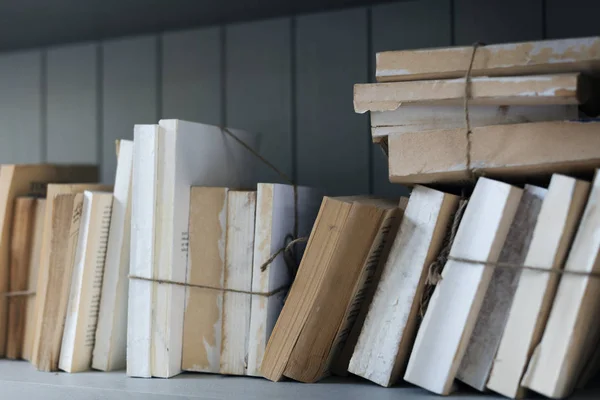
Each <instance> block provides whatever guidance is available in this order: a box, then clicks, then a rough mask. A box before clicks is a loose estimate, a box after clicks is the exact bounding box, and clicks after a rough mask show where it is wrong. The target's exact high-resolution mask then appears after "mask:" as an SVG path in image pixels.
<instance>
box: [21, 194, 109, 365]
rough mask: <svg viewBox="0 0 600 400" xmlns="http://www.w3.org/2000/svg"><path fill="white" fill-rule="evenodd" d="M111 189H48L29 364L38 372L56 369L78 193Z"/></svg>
mask: <svg viewBox="0 0 600 400" xmlns="http://www.w3.org/2000/svg"><path fill="white" fill-rule="evenodd" d="M111 189H112V188H111V187H110V186H106V185H97V184H73V185H66V184H51V185H48V190H47V195H48V199H47V201H46V211H45V216H44V233H43V236H42V250H41V255H40V267H39V272H38V285H37V289H36V310H37V311H36V313H37V315H36V324H35V326H36V328H35V332H34V337H33V352H32V363H33V364H34V365H35V366H36V368H37V369H39V370H42V371H55V370H57V369H58V359H59V356H60V345H61V342H62V334H63V327H64V323H65V316H66V313H67V302H68V300H69V290H70V285H71V273H72V270H73V256H74V254H73V253H74V250H75V245H76V242H77V234H78V232H79V222H80V218H81V208H82V206H83V195H82V193H83V191H85V190H111Z"/></svg>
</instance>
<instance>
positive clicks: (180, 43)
mask: <svg viewBox="0 0 600 400" xmlns="http://www.w3.org/2000/svg"><path fill="white" fill-rule="evenodd" d="M220 36H221V34H220V29H219V28H208V29H200V30H191V31H182V32H173V33H166V34H164V35H163V37H162V113H161V114H162V118H178V119H186V120H189V121H196V122H204V123H207V124H220V123H221V120H222V119H221V116H222V97H221V96H222V95H221V69H222V68H221V37H220Z"/></svg>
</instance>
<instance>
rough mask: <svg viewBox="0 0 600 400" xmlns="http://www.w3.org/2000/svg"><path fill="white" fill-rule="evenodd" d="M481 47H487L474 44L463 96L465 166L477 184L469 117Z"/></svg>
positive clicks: (470, 177) (477, 173) (470, 178)
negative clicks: (473, 75)
mask: <svg viewBox="0 0 600 400" xmlns="http://www.w3.org/2000/svg"><path fill="white" fill-rule="evenodd" d="M481 46H485V44H484V43H481V42H475V43H473V48H472V51H471V58H470V60H469V67H468V68H467V72H466V73H465V92H464V96H463V111H464V116H465V128H466V133H465V136H466V137H465V138H466V141H467V148H466V151H465V164H466V167H467V173H468V174H469V181H471V182H475V181H476V180H477V177H478V176H479V175H480V174H479V172H478V171H477V170H476V168H473V166H472V165H471V164H472V160H471V148H472V147H473V138H472V134H473V131H472V128H471V118H470V115H469V100H470V99H471V73H472V71H473V63H474V62H475V54H476V53H477V49H478V48H479V47H481Z"/></svg>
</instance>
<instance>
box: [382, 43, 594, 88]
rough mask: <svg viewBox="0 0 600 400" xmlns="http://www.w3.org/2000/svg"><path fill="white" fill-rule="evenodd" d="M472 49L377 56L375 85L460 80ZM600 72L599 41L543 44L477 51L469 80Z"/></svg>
mask: <svg viewBox="0 0 600 400" xmlns="http://www.w3.org/2000/svg"><path fill="white" fill-rule="evenodd" d="M472 54H473V46H465V47H446V48H439V49H424V50H405V51H388V52H383V53H378V54H377V67H376V76H377V81H379V82H388V81H407V80H409V81H416V80H422V79H449V78H460V77H464V76H465V74H466V73H467V68H468V67H469V62H470V60H471V56H472ZM599 68H600V38H597V37H590V38H578V39H560V40H544V41H533V42H522V43H507V44H497V45H491V46H482V47H479V48H478V49H477V51H476V53H475V59H474V60H473V67H472V71H471V75H472V76H482V75H485V76H507V75H533V74H557V73H565V72H579V71H587V72H594V71H596V70H598V69H599Z"/></svg>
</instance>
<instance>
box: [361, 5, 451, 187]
mask: <svg viewBox="0 0 600 400" xmlns="http://www.w3.org/2000/svg"><path fill="white" fill-rule="evenodd" d="M451 11H452V10H451V2H450V0H422V1H406V2H397V3H390V4H382V5H378V6H374V7H373V8H372V11H371V18H372V20H371V21H372V22H371V27H372V41H373V42H372V54H369V63H370V65H371V66H372V67H371V71H372V74H371V76H369V81H370V82H374V81H375V53H377V52H380V51H387V50H408V49H421V48H428V47H443V46H450V45H451V36H452V35H451V29H452V28H451V27H452V25H451ZM407 32H410V34H407ZM371 152H372V160H373V193H374V194H375V195H378V196H396V197H397V196H401V195H406V193H407V192H408V190H407V189H406V188H405V187H403V186H401V185H398V184H392V183H390V181H389V178H388V165H387V157H386V156H385V154H384V153H383V152H382V151H381V149H380V148H379V146H378V145H375V144H373V145H371Z"/></svg>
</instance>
